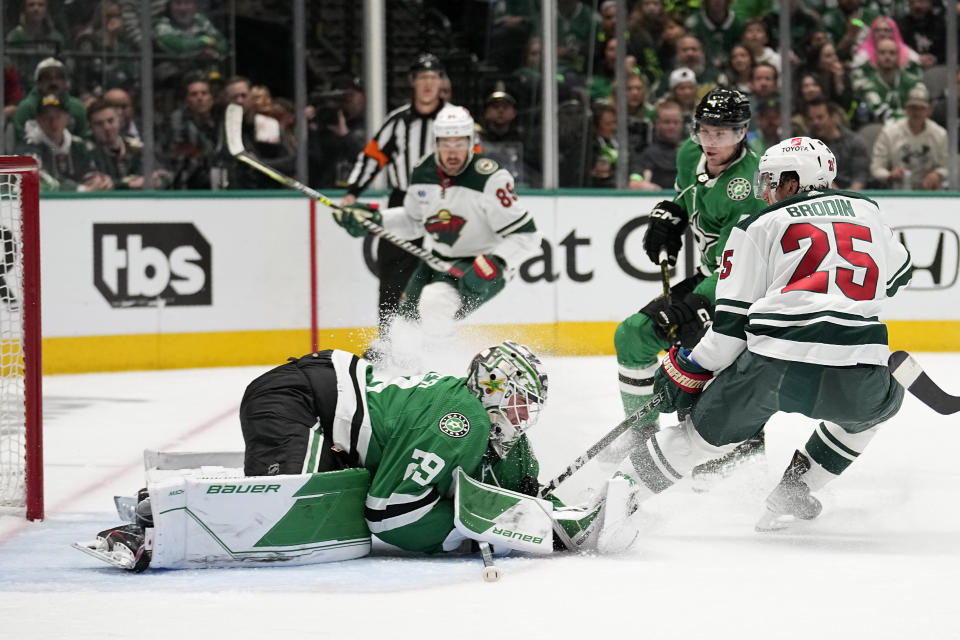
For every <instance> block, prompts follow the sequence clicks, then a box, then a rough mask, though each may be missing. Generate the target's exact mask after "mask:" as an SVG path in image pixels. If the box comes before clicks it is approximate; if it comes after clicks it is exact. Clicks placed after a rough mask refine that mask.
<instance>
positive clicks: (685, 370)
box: [653, 347, 713, 413]
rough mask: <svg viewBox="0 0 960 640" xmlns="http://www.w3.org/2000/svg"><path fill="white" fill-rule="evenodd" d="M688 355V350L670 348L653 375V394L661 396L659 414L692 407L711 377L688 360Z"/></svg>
mask: <svg viewBox="0 0 960 640" xmlns="http://www.w3.org/2000/svg"><path fill="white" fill-rule="evenodd" d="M689 355H690V351H689V350H688V349H678V348H677V347H673V348H671V349H670V351H669V352H668V353H667V357H666V358H664V359H663V362H661V364H660V368H659V369H657V371H656V372H655V373H654V374H653V392H654V393H655V394H656V393H660V394H663V400H661V401H660V406H659V407H657V409H658V410H659V411H660V412H661V413H672V412H674V411H676V410H678V409H689V408H690V407H692V406H693V404H694V403H695V402H696V401H697V396H698V395H699V394H700V392H701V391H703V387H704V385H705V384H707V381H708V380H710V378H712V377H713V374H712V373H711V372H709V371H707V370H706V369H704V368H703V367H701V366H700V365H698V364H697V363H696V362H694V361H693V360H690V358H689Z"/></svg>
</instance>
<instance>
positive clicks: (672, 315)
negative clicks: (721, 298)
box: [653, 293, 714, 349]
mask: <svg viewBox="0 0 960 640" xmlns="http://www.w3.org/2000/svg"><path fill="white" fill-rule="evenodd" d="M713 309H714V307H713V304H711V303H710V298H708V297H707V296H702V295H700V294H699V293H691V294H689V295H688V296H687V297H686V298H684V299H682V300H675V301H673V303H672V304H671V305H670V306H669V307H667V306H661V308H660V309H658V310H657V311H656V314H655V315H654V316H653V321H654V328H653V332H654V333H655V334H656V335H657V337H658V338H660V339H661V340H667V341H669V340H670V338H669V336H670V327H676V328H677V339H678V340H679V341H680V345H681V346H684V347H687V348H688V349H692V348H693V347H695V346H696V344H697V343H698V342H700V338H702V337H703V334H705V333H706V332H707V328H708V327H709V326H710V325H711V324H712V323H713Z"/></svg>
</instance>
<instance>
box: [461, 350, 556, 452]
mask: <svg viewBox="0 0 960 640" xmlns="http://www.w3.org/2000/svg"><path fill="white" fill-rule="evenodd" d="M467 388H468V389H469V390H470V391H471V392H472V393H473V394H474V395H475V396H476V397H477V398H479V399H480V403H481V404H482V405H483V407H484V409H486V411H487V415H489V416H490V448H491V449H493V451H494V452H495V453H496V454H497V455H498V456H500V457H501V458H504V457H506V455H507V453H508V452H509V451H510V449H511V448H512V447H513V446H514V445H515V444H516V443H517V441H518V440H519V439H520V436H521V435H523V433H524V432H525V431H526V430H527V429H529V428H530V427H532V426H533V425H534V424H535V423H536V422H537V419H538V418H539V417H540V410H541V409H542V408H543V403H544V402H545V401H546V399H547V374H546V372H545V371H544V369H543V363H541V362H540V359H539V358H537V356H535V355H533V353H532V352H531V351H530V349H528V348H527V347H525V346H524V345H522V344H517V343H516V342H513V341H512V340H505V341H504V342H502V343H500V344H498V345H497V346H495V347H490V348H489V349H484V350H483V351H481V352H480V353H478V354H477V355H476V356H474V358H473V360H472V361H471V362H470V367H469V368H468V369H467Z"/></svg>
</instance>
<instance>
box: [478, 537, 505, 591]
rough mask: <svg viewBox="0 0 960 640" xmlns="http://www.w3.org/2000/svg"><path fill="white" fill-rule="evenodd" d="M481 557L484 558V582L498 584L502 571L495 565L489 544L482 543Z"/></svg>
mask: <svg viewBox="0 0 960 640" xmlns="http://www.w3.org/2000/svg"><path fill="white" fill-rule="evenodd" d="M480 556H481V557H482V558H483V580H484V582H496V581H497V580H499V579H500V569H498V568H497V565H495V564H493V552H492V551H491V550H490V543H489V542H481V543H480Z"/></svg>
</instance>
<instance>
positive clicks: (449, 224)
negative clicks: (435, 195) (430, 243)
mask: <svg viewBox="0 0 960 640" xmlns="http://www.w3.org/2000/svg"><path fill="white" fill-rule="evenodd" d="M465 224H467V221H466V219H464V218H462V217H460V216H458V215H454V214H452V213H450V212H449V211H448V210H446V209H441V210H440V211H438V212H437V213H436V214H434V215H432V216H430V217H429V218H427V221H426V222H425V223H424V224H423V226H424V228H425V229H426V230H427V233H429V234H430V236H431V237H433V239H434V240H435V241H436V242H442V243H443V244H446V245H449V246H451V247H452V246H453V245H454V243H455V242H456V241H457V238H459V237H460V232H461V231H463V225H465Z"/></svg>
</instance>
